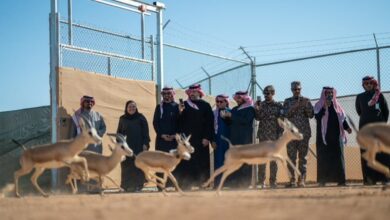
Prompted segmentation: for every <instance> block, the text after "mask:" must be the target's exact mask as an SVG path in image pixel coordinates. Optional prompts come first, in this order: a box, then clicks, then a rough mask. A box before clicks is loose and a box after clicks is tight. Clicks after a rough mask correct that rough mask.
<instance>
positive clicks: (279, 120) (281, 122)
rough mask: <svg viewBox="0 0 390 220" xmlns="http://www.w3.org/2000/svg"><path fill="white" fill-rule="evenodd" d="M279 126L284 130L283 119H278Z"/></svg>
mask: <svg viewBox="0 0 390 220" xmlns="http://www.w3.org/2000/svg"><path fill="white" fill-rule="evenodd" d="M278 124H279V126H280V127H282V128H284V125H285V123H284V121H283V120H282V119H281V118H278Z"/></svg>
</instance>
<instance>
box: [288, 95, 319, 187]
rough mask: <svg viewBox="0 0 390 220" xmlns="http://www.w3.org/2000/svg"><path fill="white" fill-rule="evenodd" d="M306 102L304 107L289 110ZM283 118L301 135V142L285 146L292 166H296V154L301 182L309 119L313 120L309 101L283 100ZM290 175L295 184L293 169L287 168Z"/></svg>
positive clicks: (305, 162)
mask: <svg viewBox="0 0 390 220" xmlns="http://www.w3.org/2000/svg"><path fill="white" fill-rule="evenodd" d="M298 101H299V102H306V104H305V105H302V104H301V105H300V106H299V107H297V108H295V109H291V107H293V106H294V105H295V104H296V103H297V102H298ZM283 111H284V116H285V117H286V118H287V119H288V120H290V121H291V122H292V123H293V124H294V125H295V126H296V127H297V128H298V129H299V131H300V132H301V133H302V134H303V140H301V141H291V142H290V143H289V144H288V145H287V155H288V157H289V158H290V160H291V161H292V163H293V164H294V165H296V159H297V153H298V159H299V162H298V169H299V171H300V172H301V174H302V179H303V181H304V180H305V179H306V164H307V160H306V156H307V153H308V149H309V139H310V137H311V129H310V123H309V119H310V118H313V116H314V110H313V105H312V104H311V102H310V99H308V98H305V97H302V96H300V97H291V98H287V99H286V100H284V104H283ZM288 169H289V171H290V174H291V180H290V181H291V182H295V175H294V169H293V168H292V167H291V166H288Z"/></svg>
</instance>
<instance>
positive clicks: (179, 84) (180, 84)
mask: <svg viewBox="0 0 390 220" xmlns="http://www.w3.org/2000/svg"><path fill="white" fill-rule="evenodd" d="M175 81H176V82H177V84H178V85H179V86H180V87H181V88H182V89H185V87H184V86H183V85H182V84H181V83H180V82H179V80H177V79H175Z"/></svg>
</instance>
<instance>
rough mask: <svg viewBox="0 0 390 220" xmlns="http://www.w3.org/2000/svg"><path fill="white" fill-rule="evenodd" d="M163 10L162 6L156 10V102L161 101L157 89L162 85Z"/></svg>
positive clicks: (159, 89)
mask: <svg viewBox="0 0 390 220" xmlns="http://www.w3.org/2000/svg"><path fill="white" fill-rule="evenodd" d="M163 10H164V8H163V7H159V8H158V12H157V91H158V92H157V93H156V95H157V103H160V101H161V95H159V91H161V89H162V87H163V86H164V63H163V62H164V57H163V56H164V52H163V50H164V48H163V47H164V44H163Z"/></svg>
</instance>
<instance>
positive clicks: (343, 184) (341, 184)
mask: <svg viewBox="0 0 390 220" xmlns="http://www.w3.org/2000/svg"><path fill="white" fill-rule="evenodd" d="M337 186H347V184H346V183H345V182H339V183H337Z"/></svg>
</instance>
